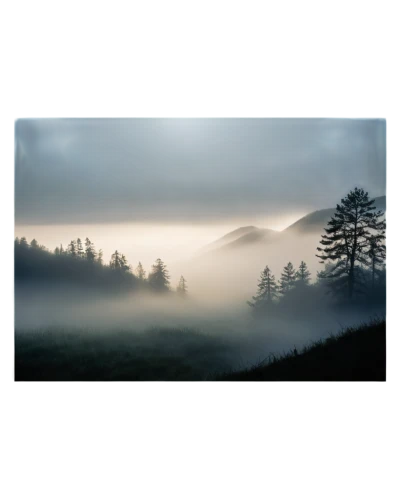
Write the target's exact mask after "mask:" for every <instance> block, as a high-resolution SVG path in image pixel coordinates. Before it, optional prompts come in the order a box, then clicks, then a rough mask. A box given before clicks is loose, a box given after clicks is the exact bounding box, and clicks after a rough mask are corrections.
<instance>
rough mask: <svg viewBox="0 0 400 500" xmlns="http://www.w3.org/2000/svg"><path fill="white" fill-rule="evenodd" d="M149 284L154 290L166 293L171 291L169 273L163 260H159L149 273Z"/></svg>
mask: <svg viewBox="0 0 400 500" xmlns="http://www.w3.org/2000/svg"><path fill="white" fill-rule="evenodd" d="M148 282H149V284H150V286H151V287H152V288H153V290H155V291H158V292H164V291H168V290H169V283H170V281H169V273H168V270H167V266H166V265H165V264H164V262H163V261H162V260H161V259H157V260H156V262H155V264H153V266H152V269H151V272H150V273H149V277H148Z"/></svg>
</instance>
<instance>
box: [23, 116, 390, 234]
mask: <svg viewBox="0 0 400 500" xmlns="http://www.w3.org/2000/svg"><path fill="white" fill-rule="evenodd" d="M385 185H386V125H385V121H383V120H339V119H279V120H276V119H28V120H24V119H21V120H18V121H17V122H16V124H15V217H16V225H17V226H18V225H19V226H27V225H61V224H64V225H76V224H78V225H79V224H80V225H82V224H83V225H84V224H121V223H135V224H138V223H147V224H153V225H154V224H155V225H160V224H161V225H162V224H176V225H181V226H182V225H183V226H188V225H192V224H197V225H200V226H201V225H210V224H218V225H224V226H226V227H232V228H234V227H236V226H238V225H244V224H246V225H247V224H253V225H257V224H258V225H264V226H266V225H268V226H269V227H272V228H276V229H279V228H282V227H283V226H285V225H288V224H290V223H291V222H293V221H294V220H296V218H298V217H299V216H301V215H304V214H305V213H308V212H310V211H313V210H317V209H320V208H327V207H331V206H334V205H335V204H336V203H337V202H338V201H339V200H340V198H342V197H343V196H345V195H346V194H347V192H348V191H349V190H350V189H352V188H354V187H355V186H359V187H363V188H364V189H366V190H368V191H369V192H370V194H371V195H372V196H381V195H383V194H385Z"/></svg>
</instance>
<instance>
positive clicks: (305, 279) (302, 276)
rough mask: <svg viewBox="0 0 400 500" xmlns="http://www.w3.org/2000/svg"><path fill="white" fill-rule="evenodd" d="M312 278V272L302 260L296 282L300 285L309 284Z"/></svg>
mask: <svg viewBox="0 0 400 500" xmlns="http://www.w3.org/2000/svg"><path fill="white" fill-rule="evenodd" d="M310 280H311V273H310V271H309V270H308V267H307V264H306V263H305V262H304V260H302V261H301V262H300V266H299V270H298V271H297V273H296V282H297V283H298V284H300V285H309V284H310Z"/></svg>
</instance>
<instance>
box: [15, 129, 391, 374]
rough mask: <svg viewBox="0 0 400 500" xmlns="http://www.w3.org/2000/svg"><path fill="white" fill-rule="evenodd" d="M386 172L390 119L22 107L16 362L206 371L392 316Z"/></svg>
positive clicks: (262, 359) (74, 368) (57, 370)
mask: <svg viewBox="0 0 400 500" xmlns="http://www.w3.org/2000/svg"><path fill="white" fill-rule="evenodd" d="M349 167H351V168H349ZM385 169H386V152H385V124H384V122H382V121H376V120H360V121H357V120H250V119H244V120H239V119H238V120H233V119H232V120H213V119H210V120H196V119H193V120H187V119H184V120H183V119H175V120H173V119H171V120H166V119H162V120H139V119H138V120H19V121H18V122H17V123H16V225H15V238H16V240H15V259H16V260H15V326H16V349H17V351H16V370H17V372H18V373H20V375H18V376H19V377H21V378H22V379H24V378H28V379H32V378H33V379H54V378H56V379H61V380H68V379H74V380H76V379H82V380H83V379H90V380H99V379H101V380H103V379H106V380H108V379H109V380H115V379H117V380H208V379H213V378H215V377H217V378H218V377H220V376H222V375H223V374H224V373H232V372H234V371H237V370H243V369H250V368H251V367H252V366H254V365H258V364H260V363H261V364H262V363H267V364H268V362H270V361H271V359H276V358H277V357H279V356H282V355H286V354H287V353H291V352H294V353H296V355H297V353H298V352H300V351H301V350H302V349H303V348H304V347H307V346H310V345H311V344H312V343H313V342H317V341H320V340H324V339H327V338H328V337H329V336H330V335H332V334H338V333H340V332H342V331H344V330H345V329H346V328H348V327H354V328H357V327H359V326H360V325H361V326H362V325H363V324H366V323H368V322H370V321H378V323H379V321H380V322H382V321H384V318H385V308H386V291H385V280H386V271H385V255H386V254H385V251H386V247H385V232H384V231H385V223H384V217H385V212H386V197H385V183H386V173H385V171H386V170H385ZM339 205H341V206H343V207H344V208H343V210H347V211H346V212H345V213H346V214H347V215H345V217H346V218H345V221H346V222H345V224H346V225H345V226H344V229H343V231H342V233H340V232H339V229H338V223H337V222H336V226H333V225H332V222H331V221H332V220H336V221H338V220H340V217H341V215H340V214H341V211H340V210H341V208H340V207H339ZM353 209H354V210H355V212H354V213H356V216H355V217H356V219H355V220H356V222H355V229H354V231H353V230H352V229H351V224H352V219H351V214H352V213H353V212H352V211H353ZM349 214H350V215H349ZM360 214H361V215H360ZM357 224H358V226H357ZM330 225H331V227H334V229H335V231H336V232H335V233H334V236H335V239H333V240H332V241H329V238H330V236H329V234H330V233H329V232H328V231H326V228H328V229H329V227H330ZM360 228H361V229H360ZM352 231H353V232H352ZM340 235H342V236H340ZM349 235H351V238H350V239H351V241H352V242H353V243H352V244H353V247H354V248H353V250H354V251H353V250H349V243H348V238H349ZM354 235H356V237H355V238H354ZM324 238H325V242H323V241H324ZM326 238H327V239H326ZM340 238H342V239H343V242H344V243H343V245H342V247H340V249H339V248H338V244H339V243H340V241H341V240H340ZM338 242H339V243H338ZM321 243H322V246H323V248H321ZM325 247H326V249H325ZM329 252H330V253H329ZM335 252H336V253H335ZM113 352H114V354H112V353H113ZM110 353H111V354H110ZM271 357H272V358H271ZM71 360H72V361H71ZM85 364H87V366H88V368H87V370H86V371H85ZM316 376H317V375H316Z"/></svg>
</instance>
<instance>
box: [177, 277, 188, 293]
mask: <svg viewBox="0 0 400 500" xmlns="http://www.w3.org/2000/svg"><path fill="white" fill-rule="evenodd" d="M176 291H177V292H178V294H179V295H186V294H187V281H186V280H185V278H184V277H183V276H181V277H180V279H179V283H178V286H177V287H176Z"/></svg>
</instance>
